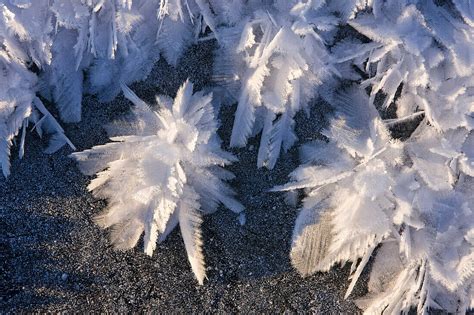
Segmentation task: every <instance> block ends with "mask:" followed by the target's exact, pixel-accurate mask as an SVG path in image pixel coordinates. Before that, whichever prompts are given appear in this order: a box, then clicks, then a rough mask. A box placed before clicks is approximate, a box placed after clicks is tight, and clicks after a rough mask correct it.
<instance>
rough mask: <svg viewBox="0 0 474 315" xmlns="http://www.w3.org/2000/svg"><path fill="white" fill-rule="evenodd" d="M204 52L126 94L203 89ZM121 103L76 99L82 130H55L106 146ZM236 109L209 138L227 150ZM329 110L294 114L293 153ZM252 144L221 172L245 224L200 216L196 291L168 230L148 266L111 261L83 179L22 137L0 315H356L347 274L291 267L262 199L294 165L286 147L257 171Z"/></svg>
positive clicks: (0, 223)
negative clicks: (202, 262) (202, 266)
mask: <svg viewBox="0 0 474 315" xmlns="http://www.w3.org/2000/svg"><path fill="white" fill-rule="evenodd" d="M212 51H213V47H212V44H202V45H199V46H194V47H192V48H191V49H190V50H189V52H188V53H187V54H186V56H185V57H184V58H183V60H182V62H181V63H180V65H179V66H178V68H177V69H173V68H171V67H170V66H168V65H167V64H166V63H165V62H164V61H159V62H158V63H157V64H156V65H155V68H154V70H153V71H152V73H151V75H150V76H149V78H148V79H147V80H146V81H145V82H140V83H136V84H134V85H132V86H131V88H132V89H133V90H134V91H135V92H136V93H137V95H138V96H140V97H142V98H143V99H144V100H146V101H148V102H153V101H154V95H155V94H168V95H171V96H174V95H175V94H176V91H177V89H178V87H179V85H180V84H182V83H183V82H184V81H185V80H186V78H188V77H189V78H190V79H191V81H192V82H194V83H195V89H196V90H198V89H201V88H203V87H207V86H209V85H210V84H211V69H212ZM129 108H130V103H129V102H128V101H126V100H125V99H124V98H123V96H121V95H120V96H119V97H117V99H116V100H115V101H113V102H112V103H108V104H104V103H100V102H98V101H97V100H96V99H95V98H94V97H90V96H88V97H85V99H84V102H83V119H82V122H80V123H77V124H69V125H67V124H66V125H64V127H65V130H66V134H67V136H68V137H69V138H70V139H71V140H72V142H73V143H74V144H75V145H76V146H77V149H78V150H83V149H87V148H90V147H92V146H94V145H97V144H102V143H105V142H107V135H106V133H105V130H104V128H103V126H104V125H105V124H107V123H110V122H112V121H113V120H114V119H118V118H120V117H121V116H123V115H124V114H125V113H126V112H127V111H128V109H129ZM234 110H235V107H232V106H227V107H223V108H222V110H221V114H220V119H221V122H222V127H221V130H220V134H221V137H222V139H223V140H224V145H225V146H226V147H227V146H228V139H229V137H230V131H231V126H232V121H233V116H232V114H233V111H234ZM328 111H329V108H328V107H327V106H325V105H324V104H323V103H315V104H313V106H312V109H311V112H312V117H311V118H310V119H308V118H307V117H305V115H303V114H301V115H298V127H297V132H298V135H299V137H300V143H299V144H301V143H304V142H306V141H308V140H311V139H314V138H318V137H319V133H318V131H319V130H320V129H321V128H322V127H323V126H324V121H325V114H326V113H327V112H328ZM258 140H259V139H253V140H252V141H250V143H249V145H248V146H247V148H244V149H239V150H233V152H234V153H235V154H236V155H237V156H238V157H239V159H240V161H239V162H238V163H236V164H234V165H232V166H231V167H229V169H230V170H231V171H233V172H234V174H235V175H236V179H235V180H234V181H233V182H232V183H231V185H232V186H233V187H234V188H235V190H236V191H237V192H238V194H239V199H240V200H241V202H242V203H243V204H244V205H245V206H246V208H247V210H246V214H247V223H246V225H245V226H240V225H239V224H238V220H237V217H236V215H235V214H233V213H231V212H230V211H228V210H226V209H221V210H220V211H218V212H216V213H215V214H213V215H210V216H207V217H205V222H204V224H203V234H204V240H205V242H204V243H205V244H204V251H205V257H206V262H207V266H208V279H207V281H205V283H204V285H203V286H198V285H197V282H196V281H195V279H194V276H193V274H192V271H191V268H190V266H189V264H188V261H187V258H186V252H185V249H184V246H183V242H182V240H181V237H180V235H179V231H178V230H176V231H175V232H173V233H172V235H171V236H170V237H169V238H168V239H167V240H166V242H164V243H163V244H160V245H159V246H158V247H157V250H156V252H155V254H154V255H153V257H148V256H146V255H145V254H143V253H142V251H141V248H140V245H139V246H138V247H137V248H135V249H133V250H130V251H126V252H120V251H116V250H114V249H113V248H112V247H111V245H110V243H109V241H108V240H107V231H103V230H100V229H99V228H98V227H97V226H96V225H94V223H93V222H92V217H93V216H94V215H95V214H97V213H99V212H101V210H103V208H104V207H105V206H106V203H105V201H102V200H95V199H94V198H93V197H92V195H91V194H90V193H89V192H88V191H87V189H86V186H87V184H88V182H89V180H90V178H88V177H86V176H83V175H82V174H81V173H80V172H79V170H78V169H77V168H76V166H75V163H74V162H73V161H72V160H71V159H69V158H68V154H69V153H71V150H70V149H69V148H63V149H61V150H60V151H59V152H56V153H55V154H52V155H46V154H44V153H43V149H44V148H45V144H46V142H45V140H40V139H39V138H38V136H37V135H36V134H35V133H33V132H32V133H29V134H28V136H27V144H26V153H25V157H24V158H23V159H22V160H19V159H18V158H17V153H16V152H13V158H12V170H13V172H12V175H11V176H10V177H9V178H8V180H4V179H0V313H8V312H14V313H17V312H38V311H48V312H58V311H74V312H82V311H87V312H93V311H94V312H105V311H109V312H126V311H127V312H137V311H159V312H186V313H188V312H204V311H209V312H226V313H227V312H232V313H234V312H235V313H237V312H242V313H249V312H253V313H257V312H258V313H260V312H268V313H274V312H278V313H281V312H289V313H294V312H304V311H310V312H317V313H356V312H358V309H357V307H356V306H355V304H354V303H353V300H352V298H356V297H358V296H360V295H362V294H363V292H364V290H365V289H364V285H363V283H364V279H366V276H364V277H363V279H361V281H359V283H360V284H359V285H358V287H357V288H356V290H355V292H354V293H353V295H352V298H349V299H348V300H344V298H343V296H344V292H345V290H346V288H347V286H348V284H349V281H348V279H347V277H348V274H349V269H348V268H344V269H340V268H335V269H333V270H332V271H330V272H328V273H318V274H316V275H314V276H312V277H308V278H301V277H300V276H299V275H298V274H297V273H296V272H295V271H294V270H293V269H292V267H291V264H290V261H289V249H290V241H291V233H292V228H293V223H294V220H295V217H296V215H297V209H296V208H293V207H290V206H287V205H286V204H285V203H284V196H283V194H280V193H268V192H267V190H268V189H269V188H271V187H273V186H275V185H277V184H282V183H285V182H286V181H287V179H288V178H287V176H288V174H289V173H290V172H291V171H292V170H293V169H294V168H295V167H296V166H297V165H298V154H297V147H298V145H299V144H298V145H297V146H295V148H294V149H292V150H291V151H290V152H288V153H286V154H283V155H282V157H281V158H280V160H279V161H278V163H277V165H276V167H275V169H274V170H272V171H269V170H266V169H257V168H256V155H257V154H256V153H257V149H256V148H257V147H258Z"/></svg>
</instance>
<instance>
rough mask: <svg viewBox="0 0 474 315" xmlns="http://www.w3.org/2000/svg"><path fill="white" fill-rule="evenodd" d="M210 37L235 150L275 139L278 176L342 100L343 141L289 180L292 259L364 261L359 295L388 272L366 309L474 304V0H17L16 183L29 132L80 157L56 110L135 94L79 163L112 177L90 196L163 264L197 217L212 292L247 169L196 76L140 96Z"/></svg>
mask: <svg viewBox="0 0 474 315" xmlns="http://www.w3.org/2000/svg"><path fill="white" fill-rule="evenodd" d="M204 41H214V42H215V44H216V51H215V58H214V65H213V69H212V71H213V77H212V86H210V87H208V88H209V89H210V90H211V89H213V90H214V91H215V92H216V93H215V94H214V95H216V98H215V103H216V104H220V103H224V100H231V103H232V104H233V105H236V109H235V115H234V122H233V126H232V127H230V126H228V128H229V131H230V128H232V132H231V136H230V139H228V140H229V143H230V146H232V147H245V146H246V145H247V143H248V141H249V139H250V138H253V137H259V141H260V144H259V146H258V152H257V153H256V154H257V165H256V167H266V168H268V169H273V168H278V167H279V165H278V162H277V161H278V158H279V157H280V156H281V155H282V154H285V151H287V150H288V149H290V148H291V147H292V146H294V145H300V144H302V143H301V142H299V140H298V135H297V130H298V129H297V128H295V127H296V124H297V121H298V119H297V116H296V114H297V113H298V112H299V111H301V110H303V111H304V112H306V114H307V115H308V116H310V115H311V111H310V109H311V108H312V107H317V106H318V104H320V102H318V100H319V99H321V98H322V99H323V100H324V102H326V103H328V104H329V105H331V106H332V108H333V109H334V112H332V113H326V114H327V115H326V116H327V118H328V125H327V126H325V127H324V130H323V135H324V136H325V139H324V140H318V141H314V142H311V143H308V144H303V145H302V147H301V157H302V163H303V164H302V165H301V166H299V167H298V168H297V169H296V170H295V171H294V172H293V173H292V174H291V175H290V177H291V180H290V182H289V183H287V184H285V185H282V186H279V187H275V188H274V189H273V190H274V191H287V192H288V194H290V195H291V196H295V195H297V194H296V191H301V193H302V195H304V199H303V201H302V203H301V206H300V208H301V209H300V212H299V216H298V218H297V220H296V224H295V229H294V234H293V240H292V250H291V253H290V257H291V261H292V263H293V265H294V267H295V268H296V269H297V270H298V271H299V272H300V273H301V274H302V275H310V274H312V273H314V272H316V271H326V270H329V269H330V268H331V267H332V266H334V265H335V264H339V263H341V264H344V263H346V262H351V263H352V267H351V275H350V279H351V281H350V283H349V284H348V289H347V294H346V297H348V296H349V295H350V294H351V293H352V291H353V289H354V287H355V285H356V283H357V282H358V280H359V279H360V276H361V274H362V272H363V271H364V269H369V271H370V280H369V283H368V294H367V295H366V296H364V297H362V298H359V299H357V303H358V305H359V306H360V307H361V308H362V309H364V310H365V312H366V313H367V314H382V313H390V314H392V313H393V314H397V313H400V312H404V313H407V312H409V311H412V310H416V311H417V312H419V313H426V312H428V311H430V310H433V309H440V310H443V311H448V312H453V313H456V312H457V313H463V312H466V311H467V310H468V309H470V308H472V307H473V306H474V178H473V177H474V130H473V129H474V67H473V64H474V4H472V3H471V1H469V0H446V1H438V0H309V1H308V0H226V1H224V0H160V1H148V0H35V1H33V0H3V1H0V167H1V169H2V172H3V174H4V175H5V177H6V176H8V175H9V173H10V151H11V147H12V146H13V145H14V144H15V143H18V151H19V155H20V157H22V156H23V154H24V152H25V141H26V140H25V139H26V138H25V134H26V132H27V130H28V128H29V127H31V128H30V129H34V130H36V132H38V133H39V134H40V135H42V134H43V133H48V134H50V136H49V137H50V146H49V147H48V148H47V150H46V151H47V152H51V153H52V152H54V151H56V150H58V149H59V148H60V147H62V146H63V145H64V144H68V145H69V146H70V147H71V148H72V149H74V145H73V144H72V143H71V141H69V139H68V138H67V137H66V135H65V133H64V130H63V129H62V128H61V126H60V123H59V122H58V121H57V120H56V119H55V118H54V117H53V116H52V115H51V114H50V112H49V111H48V109H47V107H48V106H50V105H54V106H56V109H57V112H58V114H59V118H60V120H61V121H62V122H64V123H75V122H78V121H79V120H80V119H81V102H82V97H83V95H84V94H86V93H87V94H94V95H96V96H97V97H98V98H99V99H100V100H101V101H104V102H106V101H111V100H112V99H114V98H115V96H116V95H118V93H120V91H122V90H123V93H124V95H125V96H126V97H127V98H128V99H130V100H131V101H132V102H133V104H134V107H133V114H134V115H133V117H132V118H130V120H127V121H125V122H122V123H118V124H117V125H116V126H115V127H114V128H112V129H113V133H114V135H116V136H114V137H112V138H111V140H112V142H111V143H108V144H105V145H102V146H97V147H94V148H92V149H90V150H86V151H84V152H81V153H74V154H73V157H74V158H75V159H77V160H78V161H79V166H80V168H81V169H82V170H83V171H84V172H85V173H86V174H89V175H93V174H96V173H97V172H99V173H98V175H97V177H96V178H95V179H93V180H92V182H91V184H90V186H89V188H90V189H91V190H92V191H93V192H94V193H95V194H96V196H98V197H100V198H106V199H107V200H108V201H109V206H108V209H107V210H106V211H105V212H104V213H103V214H102V215H100V216H98V217H97V223H99V224H100V225H101V226H103V227H112V233H111V235H112V237H111V239H112V241H113V243H114V244H115V245H116V246H117V247H118V248H123V249H125V248H131V247H134V246H135V245H136V244H137V242H138V241H139V239H140V238H141V236H142V235H143V234H144V238H143V242H144V248H145V252H146V253H147V254H149V255H151V254H152V253H153V251H154V249H155V247H156V243H157V241H160V240H163V239H164V238H166V236H167V235H168V234H169V233H170V231H171V230H172V229H173V228H174V227H175V226H176V225H177V224H179V225H180V229H181V232H182V233H181V234H182V237H183V239H184V242H185V245H186V250H187V252H188V257H189V261H190V263H191V266H192V268H193V271H194V273H195V275H196V277H197V279H198V281H199V282H200V283H202V282H203V279H204V277H205V269H204V258H203V254H202V242H203V241H202V239H201V232H200V223H201V220H202V219H201V215H202V214H207V213H210V212H213V211H215V210H216V209H217V207H218V206H219V204H223V205H224V206H226V207H227V208H229V209H231V210H233V211H234V212H236V213H239V212H241V211H242V210H243V206H242V205H240V204H239V203H238V202H237V201H236V200H235V199H234V197H233V196H234V195H233V193H232V190H231V189H230V187H229V186H227V185H226V184H225V183H224V182H225V181H226V180H229V179H231V178H232V177H233V176H232V174H231V173H229V172H228V171H226V170H224V168H223V166H225V165H227V164H229V163H230V162H234V161H236V160H237V159H236V158H235V157H234V156H232V155H231V154H229V153H226V152H225V151H223V150H221V144H220V140H219V139H218V137H217V135H216V131H217V122H216V111H217V110H218V108H213V107H212V105H211V95H210V94H209V95H204V94H203V93H202V92H198V93H196V94H193V91H192V84H191V83H189V82H186V83H185V84H184V85H183V86H182V87H181V88H180V90H179V91H178V94H177V96H176V98H175V100H174V101H173V100H171V99H169V98H168V97H165V96H160V97H158V98H157V100H158V104H159V107H158V108H156V109H151V108H150V107H149V106H148V105H146V104H145V103H144V102H143V101H141V100H140V99H139V98H138V97H137V96H136V95H135V94H134V93H133V92H132V91H131V90H130V89H129V88H127V85H130V84H131V83H133V82H136V81H139V80H143V79H145V78H146V76H147V75H148V74H149V72H150V71H151V69H152V66H153V65H154V64H155V63H156V61H157V60H159V58H164V59H165V60H166V62H168V63H169V64H170V65H172V66H177V65H178V64H179V62H180V57H181V56H182V55H183V53H184V51H185V50H186V49H187V48H188V47H190V46H191V45H192V44H195V43H197V42H204ZM104 106H105V104H104ZM53 112H56V111H53ZM310 118H311V117H310ZM226 127H227V126H226ZM226 140H227V139H226ZM293 200H294V198H293ZM289 209H291V208H290V207H289ZM241 219H244V217H243V215H242V216H241ZM243 221H244V220H242V222H243Z"/></svg>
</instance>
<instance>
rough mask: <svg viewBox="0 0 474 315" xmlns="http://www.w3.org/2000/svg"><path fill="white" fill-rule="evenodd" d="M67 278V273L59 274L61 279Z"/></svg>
mask: <svg viewBox="0 0 474 315" xmlns="http://www.w3.org/2000/svg"><path fill="white" fill-rule="evenodd" d="M67 278H69V275H68V274H67V273H63V274H62V275H61V280H63V281H66V280H67Z"/></svg>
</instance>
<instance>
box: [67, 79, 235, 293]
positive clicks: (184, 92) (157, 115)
mask: <svg viewBox="0 0 474 315" xmlns="http://www.w3.org/2000/svg"><path fill="white" fill-rule="evenodd" d="M123 91H124V94H125V96H126V97H127V98H128V99H129V100H131V101H132V102H133V104H134V105H135V106H134V108H133V114H134V115H133V117H134V118H133V120H131V121H129V122H128V123H124V122H122V123H121V124H120V125H117V126H116V128H113V129H114V133H116V134H122V135H120V136H114V137H112V138H111V140H112V141H113V142H111V143H108V144H105V145H100V146H96V147H93V148H92V149H90V150H85V151H83V152H78V153H73V154H72V157H73V158H74V159H76V160H77V161H78V163H79V167H80V169H81V171H82V172H83V173H84V174H88V175H92V174H95V173H97V178H96V179H94V180H93V181H92V182H91V183H90V185H89V186H88V188H89V190H91V191H92V192H93V193H94V195H95V196H96V197H99V198H106V199H107V200H108V203H109V206H108V208H107V209H106V210H105V211H104V213H102V214H101V215H99V216H97V217H96V219H95V220H96V222H97V223H98V224H99V225H100V226H102V227H104V228H108V227H112V232H111V236H110V239H111V241H112V242H113V243H114V245H115V246H116V247H117V248H119V249H129V248H132V247H134V246H135V245H136V244H137V242H138V240H139V239H140V236H141V235H142V234H144V238H143V241H144V251H145V253H146V254H148V255H150V256H151V255H152V254H153V251H154V250H155V248H156V244H157V241H163V240H165V239H166V237H167V236H168V234H169V233H170V232H171V231H172V230H173V229H174V228H175V227H176V226H177V225H178V224H179V227H180V230H181V235H182V237H183V240H184V244H185V246H186V251H187V253H188V259H189V262H190V264H191V267H192V269H193V271H194V274H195V275H196V278H197V280H198V282H199V283H200V284H202V283H203V280H204V278H205V275H206V272H205V266H204V256H203V253H202V245H203V240H202V237H201V229H200V225H201V222H202V215H203V214H209V213H212V212H214V211H215V210H216V209H217V207H218V206H219V204H223V205H224V206H226V207H227V208H229V209H230V210H232V211H234V212H235V213H240V212H241V211H242V210H243V206H242V205H241V204H240V203H239V202H238V201H236V200H235V199H234V193H233V191H232V190H231V189H230V188H229V186H227V185H226V184H225V183H224V181H226V180H230V179H232V178H233V177H234V176H233V174H232V173H230V172H228V171H226V170H224V169H223V168H222V167H223V166H225V165H228V164H229V163H231V162H232V161H235V160H236V159H235V157H234V156H233V155H231V154H230V153H227V152H225V151H223V150H222V149H221V148H220V140H219V138H218V137H217V135H216V131H217V123H216V119H215V118H214V109H213V107H212V105H211V100H212V95H211V94H208V95H204V94H203V92H197V93H195V94H193V85H192V83H190V82H189V81H188V82H186V83H184V84H183V86H182V87H181V88H180V89H179V90H178V93H177V95H176V98H175V99H174V101H173V100H172V99H170V98H169V97H167V96H159V97H157V101H158V104H159V105H160V109H159V111H154V110H153V109H151V108H150V107H149V106H148V105H147V104H145V103H144V102H143V101H142V100H140V99H139V98H138V97H137V96H136V95H135V94H134V93H133V92H132V91H131V90H130V89H129V88H128V87H126V86H123Z"/></svg>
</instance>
